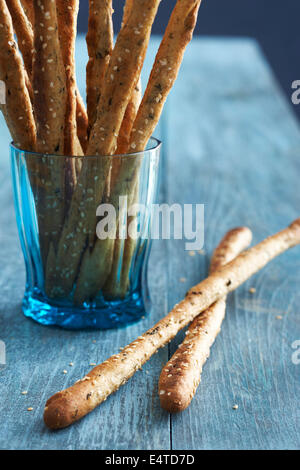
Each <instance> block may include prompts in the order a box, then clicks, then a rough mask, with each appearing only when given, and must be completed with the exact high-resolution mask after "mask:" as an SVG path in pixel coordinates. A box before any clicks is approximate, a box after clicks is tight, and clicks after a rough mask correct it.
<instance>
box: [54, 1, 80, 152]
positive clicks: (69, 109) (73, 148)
mask: <svg viewBox="0 0 300 470" xmlns="http://www.w3.org/2000/svg"><path fill="white" fill-rule="evenodd" d="M56 8H57V22H58V32H59V41H60V45H61V52H62V58H63V62H64V66H65V73H66V88H67V105H66V119H65V130H64V155H83V151H82V149H81V145H80V142H79V140H78V136H77V121H76V106H77V100H76V92H77V86H76V73H75V41H76V32H77V16H78V10H79V0H56Z"/></svg>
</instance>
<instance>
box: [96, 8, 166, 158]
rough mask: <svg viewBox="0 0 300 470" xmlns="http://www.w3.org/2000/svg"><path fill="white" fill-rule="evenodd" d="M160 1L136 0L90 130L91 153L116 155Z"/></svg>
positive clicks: (117, 46) (107, 74)
mask: <svg viewBox="0 0 300 470" xmlns="http://www.w3.org/2000/svg"><path fill="white" fill-rule="evenodd" d="M159 3H160V0H133V2H132V8H131V13H130V15H129V18H128V21H127V23H125V24H124V26H123V28H122V29H121V31H120V33H119V35H118V38H117V41H116V44H115V47H114V50H113V53H112V55H111V59H110V62H109V65H108V67H107V70H106V73H105V78H104V81H103V89H102V91H101V96H100V100H99V103H98V107H97V120H96V122H95V124H94V126H93V128H92V130H91V135H90V140H89V145H88V150H87V154H88V155H113V154H114V153H115V151H116V148H117V138H118V134H119V130H120V127H121V124H122V121H123V117H124V114H125V111H126V108H127V105H128V103H129V100H130V98H131V95H132V91H133V89H134V86H135V84H136V83H137V81H138V78H139V76H140V74H141V68H142V66H143V62H144V58H145V54H146V50H147V46H148V42H149V38H150V33H151V28H152V24H153V21H154V18H155V15H156V12H157V9H158V6H159Z"/></svg>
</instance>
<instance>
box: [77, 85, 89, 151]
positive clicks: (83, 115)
mask: <svg viewBox="0 0 300 470" xmlns="http://www.w3.org/2000/svg"><path fill="white" fill-rule="evenodd" d="M76 100H77V105H76V121H77V135H78V139H79V142H80V145H81V148H82V150H83V152H84V153H85V152H86V149H87V144H88V116H87V111H86V108H85V104H84V102H83V99H82V97H81V95H80V92H79V90H78V88H77V90H76Z"/></svg>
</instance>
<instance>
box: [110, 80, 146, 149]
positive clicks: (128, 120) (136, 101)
mask: <svg viewBox="0 0 300 470" xmlns="http://www.w3.org/2000/svg"><path fill="white" fill-rule="evenodd" d="M141 98H142V83H141V80H139V81H138V83H137V85H136V86H135V87H134V90H133V92H132V95H131V98H130V101H129V103H128V105H127V108H126V111H125V114H124V118H123V121H122V125H121V127H120V131H119V136H118V146H117V150H116V154H117V155H121V154H123V153H126V152H127V150H128V146H129V139H130V134H131V130H132V126H133V123H134V120H135V118H136V115H137V112H138V109H139V106H140V104H141Z"/></svg>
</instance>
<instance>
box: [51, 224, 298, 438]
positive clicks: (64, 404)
mask: <svg viewBox="0 0 300 470" xmlns="http://www.w3.org/2000/svg"><path fill="white" fill-rule="evenodd" d="M299 243H300V219H297V220H295V221H294V222H293V223H292V224H291V225H290V226H289V227H287V228H285V229H284V230H282V231H281V232H278V233H277V234H275V235H273V236H271V237H268V238H266V239H265V240H264V241H262V242H261V243H259V244H258V245H256V246H254V247H252V248H250V249H249V250H247V251H244V252H243V253H242V254H240V255H239V256H237V258H235V259H234V260H233V261H231V262H230V263H228V264H227V265H225V266H224V267H222V268H220V269H219V270H217V271H216V272H215V273H213V274H211V275H210V276H208V277H207V278H206V279H205V280H204V281H202V282H200V284H198V285H196V286H195V287H193V288H192V289H190V290H189V292H188V293H187V295H186V297H185V299H184V300H182V301H181V302H179V303H178V304H177V305H175V307H174V308H173V310H172V311H171V312H170V313H169V314H168V315H167V316H166V317H164V318H163V319H161V320H160V321H159V322H158V323H156V325H154V327H153V328H150V330H148V331H147V332H146V333H144V334H143V335H141V336H139V337H138V338H137V339H136V340H135V341H133V342H132V343H131V344H129V345H128V346H126V347H125V348H124V349H123V350H122V351H121V352H120V353H119V354H116V355H114V356H111V357H110V358H109V359H107V360H106V361H104V362H103V363H102V364H100V365H98V366H97V367H95V368H94V369H92V370H91V371H90V372H89V373H88V374H87V375H86V376H85V377H84V378H83V379H81V380H79V381H78V382H76V383H75V384H74V385H73V386H71V387H70V388H67V389H66V390H63V391H61V392H58V393H56V394H55V395H53V396H52V397H51V398H50V399H49V400H48V401H47V403H46V407H45V410H44V421H45V423H46V425H47V426H48V427H49V428H52V429H58V428H64V427H66V426H69V425H70V424H72V423H74V422H75V421H77V420H79V419H80V418H82V417H83V416H85V415H86V414H88V413H89V412H90V411H92V410H93V409H94V408H96V407H97V406H98V405H100V404H101V403H102V402H103V401H104V400H106V398H107V397H108V396H109V395H110V394H111V393H113V392H115V391H116V390H117V389H118V388H119V387H120V386H121V385H123V384H124V383H125V382H126V381H127V380H128V379H129V378H130V377H131V376H132V375H133V374H134V373H135V372H136V370H138V369H139V368H141V366H142V365H143V364H144V363H145V362H146V361H147V360H148V359H149V358H150V357H151V356H152V355H153V354H154V353H155V352H156V351H157V350H158V349H159V348H161V347H162V346H164V345H165V344H167V343H168V342H169V341H170V340H171V339H172V338H174V336H176V334H177V333H178V331H180V330H181V329H182V328H184V327H185V326H186V325H188V324H189V323H190V322H191V321H192V320H194V318H195V317H197V315H199V313H201V312H203V311H204V310H206V309H207V308H208V307H209V306H210V305H212V304H213V303H214V302H216V301H217V300H219V299H221V298H223V297H224V296H226V295H227V294H228V293H229V292H231V291H233V290H234V289H236V288H237V287H238V286H240V285H241V284H242V283H243V282H245V281H246V280H247V279H248V278H249V277H250V276H252V275H253V274H255V273H256V272H257V271H258V270H259V269H261V268H263V267H264V266H265V265H266V264H267V263H268V262H269V261H271V260H272V259H273V258H275V257H276V256H278V255H280V254H281V253H283V252H284V251H286V250H287V249H289V248H291V247H293V246H295V245H297V244H299Z"/></svg>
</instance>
